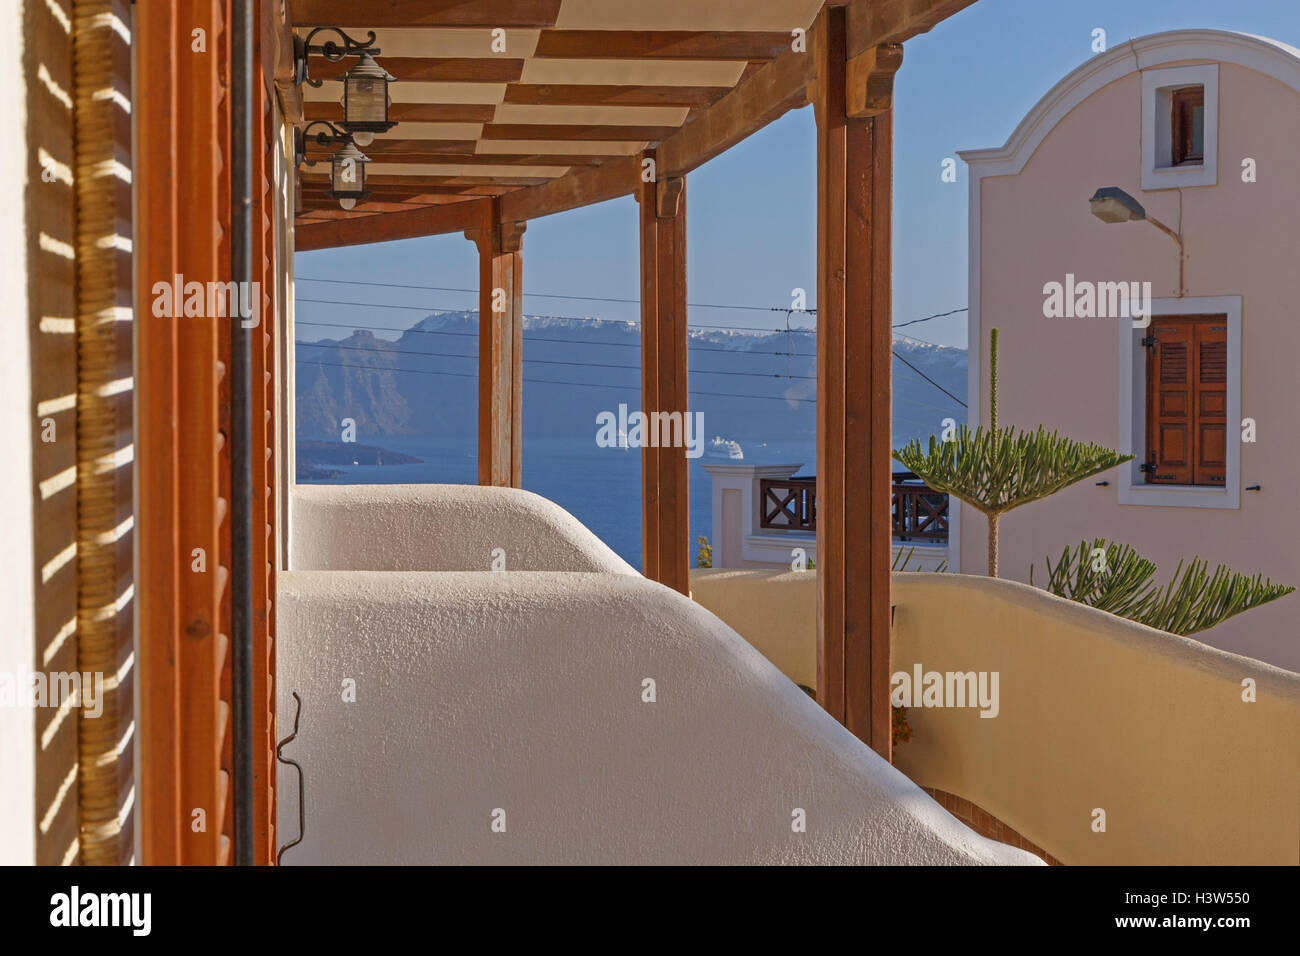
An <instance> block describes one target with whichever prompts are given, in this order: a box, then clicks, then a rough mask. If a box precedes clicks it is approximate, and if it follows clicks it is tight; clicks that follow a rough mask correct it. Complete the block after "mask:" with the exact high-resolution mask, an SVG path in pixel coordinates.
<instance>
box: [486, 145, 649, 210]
mask: <svg viewBox="0 0 1300 956" xmlns="http://www.w3.org/2000/svg"><path fill="white" fill-rule="evenodd" d="M640 171H641V161H640V158H639V157H637V156H626V157H624V158H623V159H616V160H613V161H612V162H608V163H605V164H603V165H601V166H593V167H591V168H589V169H585V170H583V171H582V172H580V173H573V172H570V173H569V174H568V175H566V176H561V177H560V178H559V179H552V180H551V181H550V182H548V183H543V184H542V185H539V186H532V187H530V188H528V189H520V190H518V191H517V192H513V193H510V194H508V195H506V196H503V197H502V198H501V216H502V218H503V219H504V220H505V221H507V222H525V221H527V220H530V219H538V218H540V217H542V216H549V215H551V214H552V213H557V212H564V211H565V210H568V209H577V208H578V207H580V206H587V205H590V204H591V203H596V202H604V201H605V200H606V199H617V198H618V197H619V196H626V195H628V194H629V193H631V192H632V191H633V190H634V189H635V188H636V184H637V182H638V181H639V176H640Z"/></svg>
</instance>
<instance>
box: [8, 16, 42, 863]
mask: <svg viewBox="0 0 1300 956" xmlns="http://www.w3.org/2000/svg"><path fill="white" fill-rule="evenodd" d="M22 36H23V33H22V12H21V8H20V5H19V4H18V3H17V0H0V90H4V91H5V95H4V96H0V133H3V135H4V141H5V144H6V148H5V149H4V150H0V182H5V183H9V184H10V185H11V186H12V187H13V191H12V193H11V195H12V196H13V197H14V199H15V200H17V201H15V202H12V203H10V204H9V211H8V214H7V215H5V216H4V217H3V218H2V219H0V285H3V287H4V289H5V290H6V298H5V307H6V312H7V315H6V317H5V318H4V320H3V321H0V356H3V359H4V369H3V374H0V444H3V446H4V448H5V467H4V468H3V469H0V509H2V510H0V527H3V528H4V540H5V547H4V548H3V549H0V595H3V596H2V597H0V608H2V609H3V613H4V627H3V628H0V674H4V675H7V676H9V677H10V679H16V678H18V677H19V676H20V675H25V674H27V673H29V672H30V671H31V668H32V664H33V662H34V661H35V659H36V648H35V637H34V635H35V633H36V622H35V615H34V609H33V607H32V594H33V593H34V592H33V587H34V582H33V580H32V555H33V554H34V551H33V544H32V487H31V486H32V458H31V440H32V439H31V421H30V419H29V413H30V410H31V377H30V373H29V365H28V339H27V246H26V241H27V239H26V230H27V223H26V220H25V217H24V214H23V203H22V201H21V197H22V194H23V190H24V189H25V186H26V177H27V148H26V142H27V135H26V113H25V110H24V107H23V104H24V103H25V102H26V95H25V93H24V90H25V89H26V82H25V80H24V78H23V72H22V64H23V51H22ZM35 795H36V733H35V714H34V713H33V711H32V709H31V708H30V707H9V706H3V705H0V865H14V864H30V863H33V862H35V859H36V833H35V819H36V807H35Z"/></svg>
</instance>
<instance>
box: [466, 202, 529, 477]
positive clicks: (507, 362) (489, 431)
mask: <svg viewBox="0 0 1300 956" xmlns="http://www.w3.org/2000/svg"><path fill="white" fill-rule="evenodd" d="M527 225H528V224H527V223H523V222H502V221H501V204H500V202H498V201H497V200H495V199H494V200H492V202H491V203H485V204H484V206H483V215H482V219H481V222H480V224H479V225H478V226H477V227H476V228H474V229H468V230H466V232H465V235H466V236H467V237H468V238H470V239H472V240H474V242H475V244H477V245H478V256H479V260H478V261H479V270H478V276H479V279H478V288H479V292H478V301H479V345H478V483H479V484H480V485H496V486H499V487H507V488H520V487H522V484H523V454H522V452H523V448H522V441H523V407H522V406H523V380H524V372H523V369H524V366H523V353H524V304H523V303H524V300H523V294H524V257H523V252H522V251H521V249H522V245H523V236H524V229H526V228H527Z"/></svg>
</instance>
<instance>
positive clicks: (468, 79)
mask: <svg viewBox="0 0 1300 956" xmlns="http://www.w3.org/2000/svg"><path fill="white" fill-rule="evenodd" d="M382 59H383V65H384V69H386V70H388V72H390V73H392V74H393V75H394V76H396V77H398V79H400V80H401V81H403V82H407V83H434V82H436V83H513V82H515V81H516V80H518V79H519V77H520V76H521V75H523V72H524V61H523V60H520V59H517V58H507V57H496V58H492V59H489V58H487V57H424V56H386V57H383V58H382ZM351 65H352V63H350V62H348V61H344V60H340V61H339V62H337V63H331V62H330V61H329V60H327V59H325V58H324V57H322V56H313V57H312V58H311V75H312V78H313V79H324V80H330V79H338V78H339V77H341V76H342V75H343V74H344V73H346V72H347V70H348V68H349V67H350V66H351Z"/></svg>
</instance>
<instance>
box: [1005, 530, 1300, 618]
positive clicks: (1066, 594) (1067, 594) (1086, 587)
mask: <svg viewBox="0 0 1300 956" xmlns="http://www.w3.org/2000/svg"><path fill="white" fill-rule="evenodd" d="M1155 573H1156V566H1155V563H1154V562H1152V561H1149V560H1147V559H1146V558H1144V557H1142V556H1141V555H1139V554H1138V553H1137V552H1136V551H1135V550H1134V549H1133V548H1132V547H1130V546H1129V545H1127V544H1119V543H1115V542H1108V541H1106V540H1105V539H1104V538H1098V539H1096V540H1095V541H1093V542H1092V544H1088V542H1086V541H1081V542H1079V546H1078V547H1077V548H1075V549H1074V550H1071V549H1070V548H1066V549H1065V550H1064V552H1063V553H1062V554H1061V559H1060V561H1058V562H1057V563H1056V564H1055V565H1053V564H1052V561H1051V559H1050V558H1048V559H1047V574H1048V580H1047V585H1046V588H1047V590H1048V591H1051V592H1052V593H1053V594H1056V595H1058V596H1060V597H1063V598H1068V599H1069V600H1071V601H1078V602H1079V603H1080V604H1087V605H1088V606H1089V607H1095V608H1098V609H1099V610H1102V611H1109V612H1110V613H1112V614H1117V615H1119V616H1121V617H1126V618H1128V619H1130V620H1133V621H1137V622H1138V623H1139V624H1147V625H1149V626H1151V627H1155V628H1159V629H1160V630H1162V631H1169V632H1171V633H1173V634H1182V635H1189V634H1195V633H1197V632H1199V631H1204V630H1207V629H1208V628H1211V627H1214V625H1216V624H1218V623H1220V622H1221V621H1225V620H1227V619H1228V618H1230V617H1233V616H1235V615H1237V614H1240V613H1242V612H1243V611H1248V610H1250V609H1251V608H1255V607H1259V606H1260V605H1261V604H1267V603H1268V602H1269V601H1275V600H1277V599H1278V598H1280V597H1283V596H1285V595H1287V594H1290V593H1291V592H1292V591H1294V590H1295V588H1294V587H1289V586H1286V585H1281V584H1273V583H1272V581H1270V580H1268V579H1265V578H1264V577H1263V576H1262V575H1259V574H1256V575H1255V576H1254V577H1247V576H1246V575H1244V574H1239V573H1237V572H1236V571H1233V570H1232V569H1231V568H1229V567H1227V566H1225V565H1219V566H1218V567H1217V568H1215V570H1214V572H1213V574H1211V573H1210V572H1209V564H1208V562H1205V561H1202V560H1201V559H1200V558H1199V557H1197V558H1193V559H1192V560H1191V561H1190V562H1189V563H1188V565H1187V569H1186V570H1184V569H1183V562H1181V561H1180V562H1179V563H1178V569H1177V570H1176V571H1175V572H1174V577H1173V580H1171V581H1170V582H1169V584H1168V585H1166V586H1165V587H1163V588H1161V587H1159V586H1157V585H1153V584H1152V583H1151V579H1152V578H1153V577H1154V576H1155ZM1029 583H1030V584H1033V583H1034V569H1033V568H1030V569H1029Z"/></svg>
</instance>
